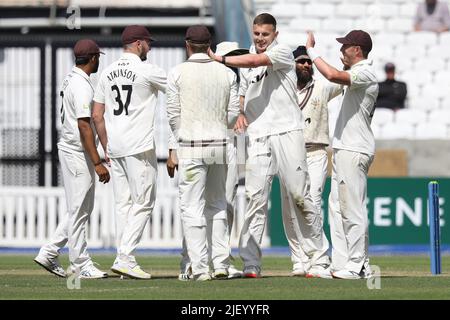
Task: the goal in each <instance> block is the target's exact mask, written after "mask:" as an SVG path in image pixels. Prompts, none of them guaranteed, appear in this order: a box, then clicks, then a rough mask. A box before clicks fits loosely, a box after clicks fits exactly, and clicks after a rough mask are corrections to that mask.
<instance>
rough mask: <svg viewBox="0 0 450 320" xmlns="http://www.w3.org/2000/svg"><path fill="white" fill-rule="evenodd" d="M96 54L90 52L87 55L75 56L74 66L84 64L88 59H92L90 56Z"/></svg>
mask: <svg viewBox="0 0 450 320" xmlns="http://www.w3.org/2000/svg"><path fill="white" fill-rule="evenodd" d="M96 55H97V54H91V55H89V56H87V57H78V58H75V65H76V66H84V65H86V64H88V63H89V61H90V60H91V59H92V57H95V56H96Z"/></svg>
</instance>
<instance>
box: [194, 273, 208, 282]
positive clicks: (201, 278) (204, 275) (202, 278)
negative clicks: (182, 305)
mask: <svg viewBox="0 0 450 320" xmlns="http://www.w3.org/2000/svg"><path fill="white" fill-rule="evenodd" d="M194 280H195V281H210V280H212V278H211V275H210V274H209V273H200V274H195V275H194Z"/></svg>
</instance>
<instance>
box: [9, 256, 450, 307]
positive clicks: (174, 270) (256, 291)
mask: <svg viewBox="0 0 450 320" xmlns="http://www.w3.org/2000/svg"><path fill="white" fill-rule="evenodd" d="M93 258H94V261H96V262H98V263H99V264H100V268H101V269H103V270H105V271H108V270H109V267H110V266H111V263H112V262H113V259H114V257H112V256H110V255H95V256H94V257H93ZM137 258H138V262H139V263H140V265H141V266H142V268H143V269H144V270H146V271H149V272H151V273H152V277H153V279H151V280H131V279H127V280H121V279H120V278H119V277H117V276H116V275H114V274H113V273H112V272H109V275H110V277H109V278H107V279H99V280H81V288H80V289H78V290H69V289H68V287H67V281H66V279H62V278H58V277H56V276H53V275H51V274H49V273H48V272H46V271H45V270H44V269H42V268H41V267H39V266H38V265H37V264H35V263H34V262H33V256H30V255H0V299H89V300H91V299H120V300H125V299H157V300H158V299H162V300H179V299H181V300H186V299H189V300H210V299H214V300H229V299H234V300H240V299H244V300H253V299H254V300H271V299H277V300H302V299H447V300H448V299H450V272H449V271H450V257H449V256H444V257H443V259H442V270H443V274H442V275H439V276H431V274H430V266H429V258H428V257H427V256H393V257H373V258H372V259H371V264H372V265H377V266H379V267H380V269H381V289H372V290H369V289H368V287H367V281H366V280H337V279H333V280H327V279H305V278H293V277H290V276H289V273H290V269H291V262H290V258H289V257H284V256H281V257H279V256H268V257H264V258H263V278H260V279H234V280H222V281H219V280H215V281H210V282H201V283H197V282H192V281H190V282H182V281H178V280H177V275H178V263H179V257H177V256H155V257H152V256H140V257H137ZM61 262H62V263H63V265H64V266H67V263H68V261H67V255H64V256H63V257H62V259H61ZM235 264H236V266H238V267H241V266H242V264H241V263H240V261H237V262H236V263H235Z"/></svg>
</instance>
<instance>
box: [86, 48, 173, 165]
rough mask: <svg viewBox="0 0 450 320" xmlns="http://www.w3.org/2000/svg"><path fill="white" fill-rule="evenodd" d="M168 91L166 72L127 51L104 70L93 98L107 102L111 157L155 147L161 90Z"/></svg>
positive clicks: (107, 129)
mask: <svg viewBox="0 0 450 320" xmlns="http://www.w3.org/2000/svg"><path fill="white" fill-rule="evenodd" d="M165 90H166V73H165V71H164V70H162V69H161V68H159V67H157V66H155V65H152V64H149V63H144V62H143V61H141V59H140V58H139V57H138V56H137V55H135V54H133V53H124V54H123V55H122V57H121V58H120V59H119V60H117V61H116V62H113V63H112V64H111V65H110V66H108V67H107V68H106V69H105V70H104V71H103V72H102V74H101V76H100V79H99V83H98V85H97V88H96V91H95V95H94V101H96V102H98V103H103V104H105V115H104V117H105V127H106V132H107V135H108V156H109V157H110V158H119V157H125V156H129V155H134V154H138V153H142V152H144V151H147V150H150V149H153V148H154V144H155V143H154V132H153V131H154V118H155V108H156V106H157V99H158V91H162V92H165Z"/></svg>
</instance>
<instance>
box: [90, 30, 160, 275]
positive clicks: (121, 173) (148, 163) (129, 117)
mask: <svg viewBox="0 0 450 320" xmlns="http://www.w3.org/2000/svg"><path fill="white" fill-rule="evenodd" d="M152 40H153V39H152V38H151V36H150V33H149V31H148V30H147V29H146V28H145V27H144V26H138V25H131V26H127V27H126V28H125V29H124V31H123V32H122V44H123V48H124V53H123V55H122V57H121V58H120V59H119V60H117V61H116V62H113V63H112V64H111V65H110V66H108V67H107V68H106V69H105V70H104V71H103V73H102V75H101V77H100V79H99V83H98V86H97V89H96V91H95V95H94V101H95V103H94V107H93V118H94V123H95V126H96V128H97V132H98V134H99V137H100V142H101V143H102V146H103V148H104V149H105V153H106V154H107V155H108V157H109V158H110V159H111V168H112V176H113V190H114V198H115V201H116V237H117V239H116V240H117V242H118V244H117V257H116V260H115V261H114V264H113V266H112V267H111V270H112V271H113V272H115V273H117V274H120V275H124V276H127V277H130V278H135V279H150V278H151V275H150V274H149V273H147V272H145V271H143V270H142V269H141V267H140V266H139V264H138V263H137V262H136V259H135V256H134V251H135V249H136V247H137V245H138V244H139V241H140V239H141V237H142V233H143V231H144V228H145V226H146V224H147V223H148V221H149V219H150V215H151V213H152V211H153V208H154V205H155V197H156V174H157V162H156V154H155V142H154V132H153V131H154V129H153V128H154V127H153V123H154V116H155V108H156V106H157V98H158V91H162V92H165V90H166V81H167V80H166V74H165V72H164V70H162V69H161V68H159V67H157V66H155V65H152V64H148V63H144V61H145V60H146V59H147V53H148V52H149V51H150V49H151V41H152Z"/></svg>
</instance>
